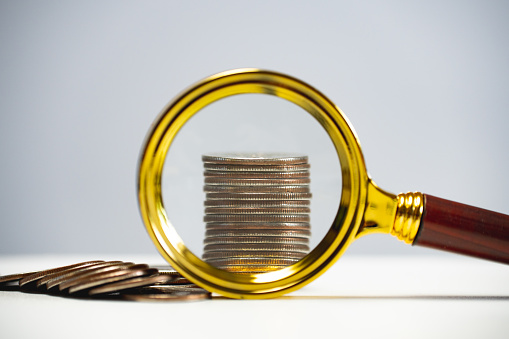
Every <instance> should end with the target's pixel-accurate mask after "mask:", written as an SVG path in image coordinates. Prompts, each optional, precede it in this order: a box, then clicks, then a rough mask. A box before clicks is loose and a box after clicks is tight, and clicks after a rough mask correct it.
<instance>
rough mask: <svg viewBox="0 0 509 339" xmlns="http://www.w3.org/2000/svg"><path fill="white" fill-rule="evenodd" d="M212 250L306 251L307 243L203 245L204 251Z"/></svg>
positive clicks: (307, 250) (307, 249)
mask: <svg viewBox="0 0 509 339" xmlns="http://www.w3.org/2000/svg"><path fill="white" fill-rule="evenodd" d="M214 251H217V252H219V251H221V252H223V251H274V252H300V253H308V252H309V246H308V245H289V244H288V245H287V244H221V245H216V244H214V245H205V247H204V252H205V253H207V252H214Z"/></svg>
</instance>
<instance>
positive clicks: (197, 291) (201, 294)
mask: <svg viewBox="0 0 509 339" xmlns="http://www.w3.org/2000/svg"><path fill="white" fill-rule="evenodd" d="M179 287H180V286H168V285H157V286H148V287H143V288H139V289H136V290H134V291H133V292H134V293H132V294H123V295H122V298H124V299H126V300H134V301H191V300H203V299H210V298H211V297H212V294H211V293H210V292H209V291H207V290H204V289H202V288H190V287H184V288H179Z"/></svg>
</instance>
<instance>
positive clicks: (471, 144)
mask: <svg viewBox="0 0 509 339" xmlns="http://www.w3.org/2000/svg"><path fill="white" fill-rule="evenodd" d="M508 14H509V6H508V5H507V2H504V1H431V2H422V1H420V2H417V1H416V2H409V1H399V2H398V1H396V2H395V1H383V2H372V3H371V2H353V1H348V2H332V1H330V2H324V1H313V2H310V1H309V2H298V1H257V2H239V1H231V2H226V1H223V2H217V1H214V2H212V1H210V2H203V3H199V2H181V3H180V2H168V1H159V2H158V1H144V2H141V1H139V2H132V1H116V2H111V1H88V2H83V1H79V2H78V1H75V2H72V1H66V2H59V1H45V2H36V1H34V2H27V1H10V2H6V1H3V2H1V3H0V46H1V49H0V51H1V52H0V70H1V71H0V98H1V100H0V161H1V166H0V253H3V254H25V253H153V252H154V251H155V248H154V246H153V245H152V243H151V241H150V239H149V238H148V236H147V234H146V231H145V229H144V226H143V224H142V222H141V219H140V217H139V212H138V207H137V200H136V187H135V182H136V166H137V160H138V154H139V150H140V148H141V145H142V142H143V139H144V136H145V133H146V132H147V130H148V128H149V126H150V124H151V123H152V121H153V120H154V118H155V117H156V115H157V114H158V112H159V111H160V110H161V109H162V107H163V106H164V105H165V104H166V103H167V102H168V101H169V100H170V99H171V98H172V97H174V96H175V95H176V94H177V93H179V92H180V91H181V90H182V89H184V88H186V87H187V86H189V85H191V84H192V83H194V82H195V81H197V80H199V79H201V78H203V77H205V76H208V75H210V74H213V73H216V72H219V71H223V70H227V69H232V68H238V67H260V68H266V69H272V70H277V71H280V72H284V73H287V74H291V75H293V76H296V77H298V78H301V79H303V80H304V81H306V82H308V83H310V84H312V85H313V86H315V87H316V88H318V89H320V90H321V91H322V92H324V93H325V94H326V95H327V96H329V97H330V98H331V99H332V100H333V101H334V102H335V103H336V104H337V105H338V106H339V107H340V108H341V109H342V110H343V111H344V112H345V114H346V115H347V116H348V118H349V119H350V121H351V122H352V124H353V126H354V128H355V130H356V131H357V133H358V136H359V138H360V140H361V143H362V147H363V151H364V156H365V158H366V163H367V167H368V170H369V172H370V173H371V174H372V176H373V178H374V179H375V180H376V182H377V183H378V184H379V185H380V186H381V187H383V188H385V189H387V190H389V191H392V192H395V193H398V192H402V191H403V192H405V191H410V190H412V191H413V190H418V191H422V192H426V193H430V194H434V195H437V196H441V197H444V198H448V199H453V200H458V201H461V202H464V203H468V204H472V205H476V206H480V207H484V208H488V209H492V210H496V211H499V212H502V213H509V205H508V204H507V201H508V198H509V193H508V192H509V180H507V179H506V176H507V173H509V161H508V155H507V145H508V144H509V135H508V133H507V131H506V130H507V125H508V122H509V120H508V115H507V107H508V104H509V96H508V95H507V94H508V88H509V67H508V65H509V63H508V60H509V44H508V36H509V20H508V18H509V15H508ZM242 100H244V99H242V98H239V100H237V99H232V100H231V101H225V102H224V103H222V102H220V103H218V104H217V105H213V106H211V107H210V109H207V110H208V111H209V112H210V114H206V113H203V114H202V113H200V115H198V116H197V117H196V119H194V118H193V119H192V120H191V121H190V123H189V126H186V128H185V129H184V130H183V131H182V133H181V135H179V138H178V139H177V141H176V142H175V145H174V147H172V150H171V152H170V157H172V159H171V161H169V162H168V163H169V164H171V165H168V166H167V167H168V168H167V171H165V192H170V193H165V202H166V203H167V205H168V210H169V211H170V217H171V218H172V220H173V221H174V222H175V224H177V227H178V229H179V232H181V231H182V233H183V237H184V239H185V240H186V241H188V242H189V243H190V244H191V247H192V248H193V250H195V248H196V251H199V248H200V246H201V245H200V241H201V237H202V233H201V232H202V229H203V225H202V224H201V217H202V201H201V200H202V199H203V198H202V196H203V195H202V193H201V191H200V190H201V180H202V179H201V168H200V166H201V163H200V159H199V154H201V153H203V152H208V151H214V150H232V149H233V148H235V149H244V148H249V149H250V150H251V149H252V148H253V147H255V145H257V147H258V146H259V148H260V149H262V150H266V148H269V146H270V145H275V146H278V147H281V148H288V150H297V151H303V152H306V153H309V155H310V158H311V161H312V166H313V171H314V172H313V173H314V174H313V175H314V177H313V185H315V186H312V189H313V193H314V196H315V197H316V200H314V201H313V207H312V208H313V215H312V218H313V219H312V220H313V226H314V227H315V225H316V227H317V234H318V235H319V234H320V232H321V231H320V227H321V225H324V224H327V222H328V220H329V219H330V215H331V213H332V214H333V213H334V206H335V204H336V201H337V200H335V199H337V196H338V194H339V193H338V192H337V190H335V189H334V188H335V187H337V183H338V182H339V180H340V179H339V178H337V172H336V171H335V169H336V167H335V166H337V160H336V159H334V158H333V157H332V158H331V157H329V151H330V143H329V144H328V140H327V137H326V136H325V137H324V132H323V131H321V130H320V128H319V127H317V125H316V123H315V122H313V121H312V120H309V119H311V118H310V117H309V116H307V115H306V114H304V113H302V112H301V111H299V110H296V109H295V107H293V106H292V105H290V104H287V103H284V102H279V101H278V99H277V98H268V99H267V98H258V97H256V98H250V97H248V98H247V99H246V100H247V101H242ZM241 111H242V112H241ZM288 116H290V117H291V118H288ZM288 119H291V124H289V123H288ZM228 133H229V134H228ZM232 138H233V139H232ZM232 140H233V141H232ZM284 150H287V149H284ZM330 183H333V184H332V185H330ZM172 185H174V186H172ZM331 208H332V211H331ZM189 230H192V232H191V233H189ZM193 235H194V237H193ZM188 237H190V238H189V239H191V240H187V239H188ZM416 253H420V254H423V253H424V254H432V253H435V252H433V251H430V250H426V249H416V248H411V247H410V246H407V245H404V244H403V243H402V242H399V241H397V240H396V239H393V238H392V237H390V236H386V235H375V236H370V237H365V238H362V239H360V240H359V241H357V242H355V243H354V244H353V245H352V246H351V248H350V249H349V251H348V252H347V255H355V254H380V255H384V254H403V255H407V254H408V255H411V254H416Z"/></svg>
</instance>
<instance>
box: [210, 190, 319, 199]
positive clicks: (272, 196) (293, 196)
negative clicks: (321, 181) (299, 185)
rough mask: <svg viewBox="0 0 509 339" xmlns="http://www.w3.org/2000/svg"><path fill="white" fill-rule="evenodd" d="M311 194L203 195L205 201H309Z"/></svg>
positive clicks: (215, 193)
mask: <svg viewBox="0 0 509 339" xmlns="http://www.w3.org/2000/svg"><path fill="white" fill-rule="evenodd" d="M311 197H312V194H311V193H309V192H307V193H297V192H271V193H264V192H256V193H253V192H244V193H236V192H208V193H206V194H205V198H206V200H249V201H260V200H262V201H267V200H309V199H311Z"/></svg>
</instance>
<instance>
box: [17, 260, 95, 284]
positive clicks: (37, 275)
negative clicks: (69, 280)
mask: <svg viewBox="0 0 509 339" xmlns="http://www.w3.org/2000/svg"><path fill="white" fill-rule="evenodd" d="M101 262H103V261H102V260H95V261H85V262H81V263H77V264H73V265H67V266H62V267H57V268H52V269H48V270H44V271H39V272H35V273H34V274H31V275H28V276H26V277H24V278H23V279H21V280H20V281H19V286H20V287H23V286H25V285H28V284H30V283H32V282H35V281H37V280H39V279H41V278H43V277H45V276H47V275H49V274H53V273H56V272H61V271H64V270H67V269H71V268H76V267H85V266H89V265H94V264H97V263H101Z"/></svg>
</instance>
